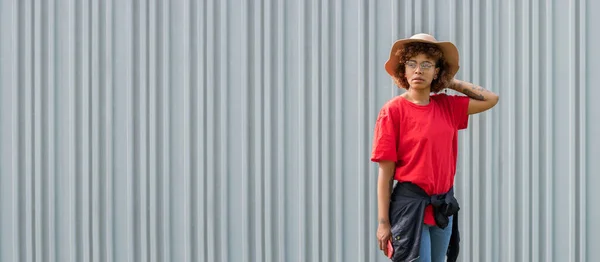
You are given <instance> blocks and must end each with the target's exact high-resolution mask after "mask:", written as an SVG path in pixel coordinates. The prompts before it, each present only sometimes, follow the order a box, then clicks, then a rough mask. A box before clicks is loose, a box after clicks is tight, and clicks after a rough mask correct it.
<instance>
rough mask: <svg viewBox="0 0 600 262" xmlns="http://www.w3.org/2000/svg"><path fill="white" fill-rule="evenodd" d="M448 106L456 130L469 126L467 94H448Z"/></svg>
mask: <svg viewBox="0 0 600 262" xmlns="http://www.w3.org/2000/svg"><path fill="white" fill-rule="evenodd" d="M448 98H450V101H449V102H450V107H451V108H452V110H451V112H452V118H453V120H454V125H455V126H456V127H457V129H458V130H461V129H465V128H467V126H469V101H470V99H469V97H467V96H449V97H448Z"/></svg>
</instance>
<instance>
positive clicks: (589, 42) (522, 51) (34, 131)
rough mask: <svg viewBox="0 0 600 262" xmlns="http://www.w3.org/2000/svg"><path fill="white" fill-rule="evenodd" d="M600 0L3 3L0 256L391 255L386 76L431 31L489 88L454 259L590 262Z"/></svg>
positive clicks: (465, 160)
mask: <svg viewBox="0 0 600 262" xmlns="http://www.w3.org/2000/svg"><path fill="white" fill-rule="evenodd" d="M598 11H600V4H599V3H598V2H597V1H589V0H578V1H567V0H528V1H517V0H508V1H494V0H486V1H477V0H460V1H435V0H427V1H415V0H403V1H367V0H350V1H342V0H332V1H317V0H305V1H275V0H255V1H249V0H242V1H231V0H226V1H218V0H206V1H194V0H184V1H158V0H132V1H115V0H107V1H98V0H48V1H43V0H23V1H16V0H0V36H1V37H2V38H1V39H2V40H1V41H0V155H1V160H0V211H1V212H0V232H2V233H1V234H0V261H27V262H29V261H38V262H39V261H152V262H158V261H387V259H386V258H385V257H384V256H383V255H382V254H381V252H380V251H379V250H378V248H377V244H376V237H375V233H376V229H377V198H376V192H377V189H376V182H377V166H376V164H374V163H371V162H370V161H369V157H370V153H371V152H370V150H371V145H372V136H373V128H374V123H375V120H376V117H377V114H378V112H379V109H380V108H381V106H382V105H383V104H384V103H385V102H386V101H387V100H389V99H390V98H392V97H393V96H395V95H398V94H401V93H402V92H403V91H402V90H400V89H398V88H396V87H394V86H393V83H392V81H391V80H390V78H389V77H388V76H387V74H386V73H385V71H384V69H383V64H384V62H385V61H386V59H387V56H388V55H389V48H390V46H391V44H392V43H393V41H394V40H395V39H398V38H404V37H408V36H410V35H412V34H414V33H419V32H428V33H431V34H433V35H435V36H436V37H437V38H438V39H440V40H451V41H453V42H454V43H456V45H457V46H458V48H459V50H460V54H461V69H460V71H459V72H458V74H457V78H459V79H462V80H466V81H471V82H474V83H477V84H480V85H482V86H484V87H487V88H489V89H491V90H493V91H494V92H497V93H498V94H500V97H501V99H500V103H499V104H498V105H497V106H496V107H495V108H494V109H492V110H490V111H488V112H485V113H482V114H479V115H476V116H472V117H470V123H469V129H468V130H466V131H461V132H460V142H459V147H460V156H459V162H458V172H457V177H456V187H457V195H458V198H459V200H460V202H461V207H462V209H461V214H462V215H461V216H460V219H461V220H460V229H461V254H460V258H461V261H593V258H594V257H598V256H600V251H599V250H598V249H597V248H596V249H595V248H594V243H598V242H600V237H599V234H598V232H600V227H599V226H598V225H596V224H595V223H592V222H593V221H595V219H598V218H600V208H598V207H597V206H596V205H593V203H594V201H593V200H594V199H598V198H599V197H600V195H599V193H598V190H595V188H596V187H597V186H598V185H600V179H599V178H598V176H595V174H597V173H598V172H599V171H600V163H599V162H598V161H594V160H595V156H597V155H600V151H599V150H600V149H599V148H600V140H599V139H598V138H596V136H594V134H598V133H600V125H598V124H597V123H596V122H594V121H593V120H594V119H600V105H598V103H595V100H597V99H599V98H600V91H598V90H599V89H598V88H594V87H593V85H594V83H597V82H598V81H600V76H599V75H598V74H594V72H596V71H598V70H600V62H599V60H598V59H594V58H595V57H599V56H600V53H599V52H598V50H597V49H595V48H593V47H595V46H598V44H599V40H600V34H599V33H598V32H597V30H594V27H593V25H595V24H596V22H599V21H598V18H597V16H594V14H595V13H597V12H598Z"/></svg>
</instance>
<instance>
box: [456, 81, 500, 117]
mask: <svg viewBox="0 0 600 262" xmlns="http://www.w3.org/2000/svg"><path fill="white" fill-rule="evenodd" d="M448 88H450V89H453V90H456V91H458V92H461V93H463V94H465V95H467V96H468V97H470V98H471V100H470V101H469V111H468V113H469V115H472V114H477V113H481V112H483V111H486V110H488V109H490V108H492V107H494V106H495V105H496V104H497V103H498V99H499V97H498V95H497V94H495V93H494V92H492V91H490V90H487V89H485V88H483V87H481V86H477V85H475V84H472V83H469V82H465V81H461V80H457V79H453V80H452V82H451V83H450V85H449V86H448Z"/></svg>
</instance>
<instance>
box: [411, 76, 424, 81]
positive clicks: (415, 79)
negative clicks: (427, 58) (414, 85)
mask: <svg viewBox="0 0 600 262" xmlns="http://www.w3.org/2000/svg"><path fill="white" fill-rule="evenodd" d="M413 81H425V79H423V78H420V77H415V78H413Z"/></svg>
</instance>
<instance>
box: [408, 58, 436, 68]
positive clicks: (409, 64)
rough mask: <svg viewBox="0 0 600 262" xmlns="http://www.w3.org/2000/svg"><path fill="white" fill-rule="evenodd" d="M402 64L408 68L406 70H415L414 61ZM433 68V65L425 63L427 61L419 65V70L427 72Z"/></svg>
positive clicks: (415, 63) (415, 64)
mask: <svg viewBox="0 0 600 262" xmlns="http://www.w3.org/2000/svg"><path fill="white" fill-rule="evenodd" d="M404 64H405V65H406V67H408V68H410V69H412V70H415V69H417V62H416V61H413V60H409V61H406V62H405V63H404ZM434 66H435V65H434V64H433V63H431V62H427V61H425V62H422V63H421V65H420V67H421V70H429V69H431V68H432V67H434Z"/></svg>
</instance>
